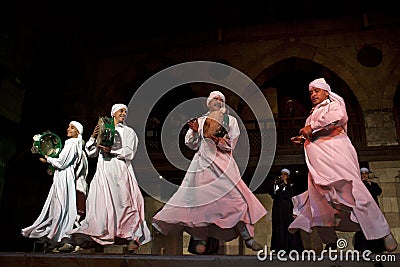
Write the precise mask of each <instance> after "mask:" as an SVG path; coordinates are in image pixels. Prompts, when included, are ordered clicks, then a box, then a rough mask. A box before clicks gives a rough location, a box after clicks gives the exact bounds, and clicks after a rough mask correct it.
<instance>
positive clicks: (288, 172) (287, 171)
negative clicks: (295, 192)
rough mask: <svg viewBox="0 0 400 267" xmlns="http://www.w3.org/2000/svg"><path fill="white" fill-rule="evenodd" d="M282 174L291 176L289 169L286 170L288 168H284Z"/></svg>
mask: <svg viewBox="0 0 400 267" xmlns="http://www.w3.org/2000/svg"><path fill="white" fill-rule="evenodd" d="M282 172H286V173H287V174H288V175H290V171H289V170H288V169H286V168H283V169H282V170H281V173H282Z"/></svg>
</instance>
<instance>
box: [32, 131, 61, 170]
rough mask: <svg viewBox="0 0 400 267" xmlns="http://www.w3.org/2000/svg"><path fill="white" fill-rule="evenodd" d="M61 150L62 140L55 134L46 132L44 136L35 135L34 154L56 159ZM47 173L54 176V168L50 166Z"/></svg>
mask: <svg viewBox="0 0 400 267" xmlns="http://www.w3.org/2000/svg"><path fill="white" fill-rule="evenodd" d="M61 150H62V141H61V138H60V137H59V136H58V135H56V134H55V133H52V132H50V131H46V132H44V133H42V134H35V135H34V136H33V145H32V148H31V151H32V153H33V154H40V155H42V156H48V157H51V158H55V157H57V156H58V155H59V154H60V153H61ZM47 173H48V174H49V175H52V174H53V173H54V167H53V166H51V165H50V166H49V167H48V168H47Z"/></svg>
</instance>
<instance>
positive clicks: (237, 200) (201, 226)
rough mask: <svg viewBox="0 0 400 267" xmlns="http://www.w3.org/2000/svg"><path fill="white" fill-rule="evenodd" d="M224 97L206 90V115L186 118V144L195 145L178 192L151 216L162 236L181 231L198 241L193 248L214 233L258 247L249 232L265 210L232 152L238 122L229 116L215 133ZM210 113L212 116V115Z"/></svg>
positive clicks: (203, 244)
mask: <svg viewBox="0 0 400 267" xmlns="http://www.w3.org/2000/svg"><path fill="white" fill-rule="evenodd" d="M224 103H225V96H224V95H223V94H222V93H221V92H219V91H213V92H211V94H210V96H209V97H208V99H207V106H208V107H209V112H208V113H207V114H206V116H202V117H200V118H198V120H193V121H191V122H189V127H190V129H189V130H188V132H187V134H186V138H185V142H186V145H187V146H188V147H190V148H192V149H194V150H198V151H197V152H196V154H195V155H194V157H193V160H192V162H191V164H190V166H189V169H188V171H187V173H186V175H185V177H184V179H183V181H182V184H181V186H180V187H179V189H178V191H177V192H176V193H175V194H174V195H173V196H172V197H171V198H170V199H169V201H168V202H167V203H166V204H165V205H164V207H163V208H162V210H160V211H159V212H158V213H157V214H156V215H155V216H154V217H153V226H154V227H155V228H156V229H157V230H158V231H160V232H161V233H162V234H164V235H170V234H176V233H177V231H178V233H179V231H186V232H188V233H189V234H191V235H192V236H193V238H194V240H198V241H199V242H198V245H197V246H196V248H195V249H196V251H197V253H198V254H202V253H204V252H205V247H206V240H207V238H208V237H213V238H216V239H218V240H223V241H230V240H232V239H234V238H237V237H238V236H239V235H241V236H242V237H243V239H244V240H245V244H246V246H247V247H248V248H251V249H252V250H254V251H258V250H261V249H262V248H263V247H262V245H261V244H259V243H258V242H256V241H255V240H254V239H253V237H254V224H255V223H256V222H257V221H259V220H260V219H261V218H262V217H264V215H266V214H267V211H266V209H265V208H264V206H263V205H262V204H261V202H260V201H259V200H258V199H257V198H256V197H255V195H254V194H253V193H252V192H251V190H250V189H249V188H248V187H247V185H246V184H245V183H244V182H243V180H242V179H241V175H240V172H239V168H238V166H237V164H236V161H235V159H234V157H233V155H232V152H233V149H234V148H235V145H236V142H237V140H238V138H239V135H240V130H239V126H238V122H237V120H236V118H235V117H233V116H231V115H227V116H229V127H227V128H228V129H227V134H226V135H225V136H224V137H217V136H216V135H215V134H214V133H215V131H214V130H211V128H214V127H215V126H218V127H219V125H218V123H213V122H215V121H219V122H220V121H221V120H220V119H218V118H217V117H218V116H219V115H221V113H220V109H221V108H223V109H224ZM212 117H214V119H211V118H212Z"/></svg>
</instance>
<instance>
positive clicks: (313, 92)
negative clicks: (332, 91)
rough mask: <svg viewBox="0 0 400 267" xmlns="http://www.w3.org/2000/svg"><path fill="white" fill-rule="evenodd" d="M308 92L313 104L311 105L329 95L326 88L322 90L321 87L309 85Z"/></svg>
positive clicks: (316, 103)
mask: <svg viewBox="0 0 400 267" xmlns="http://www.w3.org/2000/svg"><path fill="white" fill-rule="evenodd" d="M309 92H310V99H311V102H312V104H313V106H316V105H318V104H319V103H321V102H322V101H324V100H325V99H327V98H328V97H329V93H328V91H326V90H323V89H321V88H316V87H311V88H310V89H309Z"/></svg>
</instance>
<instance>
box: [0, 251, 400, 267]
mask: <svg viewBox="0 0 400 267" xmlns="http://www.w3.org/2000/svg"><path fill="white" fill-rule="evenodd" d="M372 256H373V257H371V256H369V259H372V258H374V259H375V260H371V261H365V260H363V259H362V257H360V259H359V260H356V257H353V258H352V257H351V256H349V257H348V258H345V255H342V260H340V255H339V254H338V255H337V259H336V260H333V259H334V258H332V257H328V256H326V257H323V258H318V257H317V258H316V259H314V260H312V258H310V257H308V258H307V260H301V259H299V260H291V259H287V261H283V260H280V259H278V257H277V256H274V257H270V256H268V258H267V259H264V260H262V259H259V258H258V257H257V256H256V255H252V256H232V255H212V256H210V255H204V256H197V255H183V256H167V255H138V254H134V255H131V254H126V255H125V254H123V255H121V254H102V253H93V254H74V253H22V252H21V253H19V252H13V253H11V252H0V266H1V267H53V266H54V267H55V266H57V267H103V266H104V267H114V266H115V267H149V266H161V267H184V266H191V267H213V266H218V267H225V266H226V267H236V266H237V267H247V266H249V267H257V266H263V267H265V266H341V267H346V266H348V267H350V266H351V267H354V266H363V267H366V266H374V267H379V266H385V267H392V266H393V267H395V266H396V267H397V266H399V262H400V254H382V255H372ZM376 256H380V257H379V260H378V258H376Z"/></svg>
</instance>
